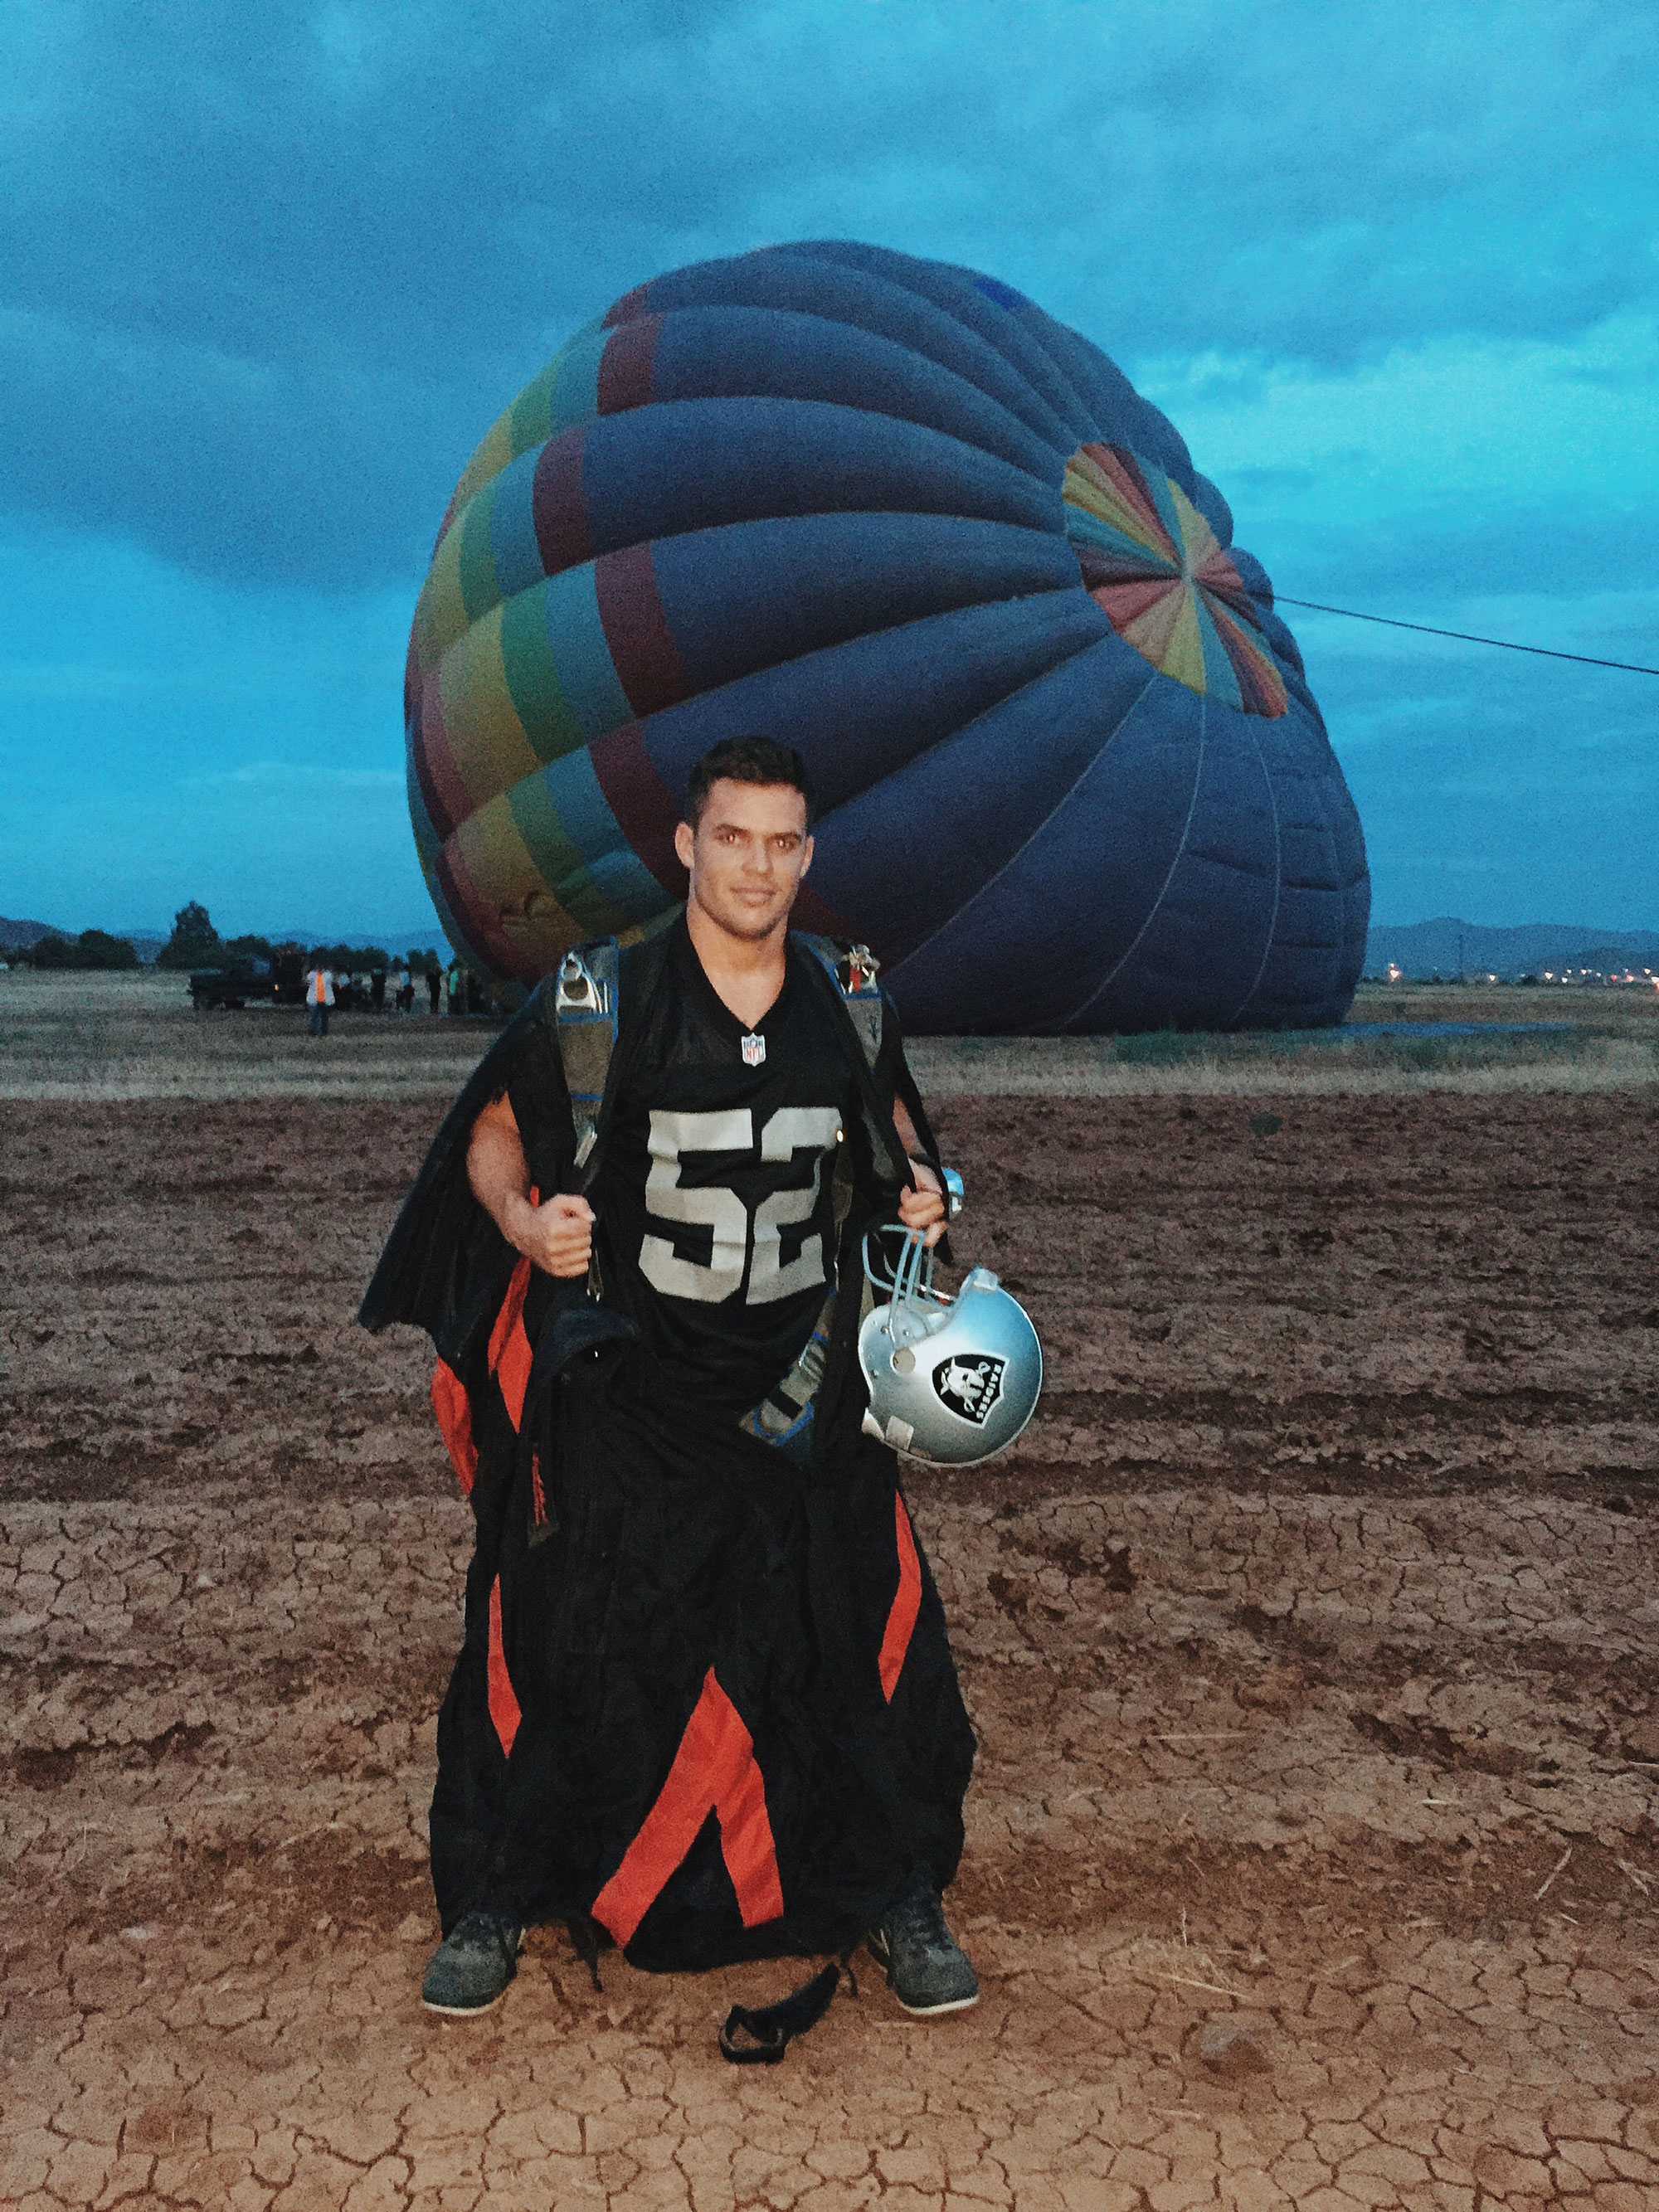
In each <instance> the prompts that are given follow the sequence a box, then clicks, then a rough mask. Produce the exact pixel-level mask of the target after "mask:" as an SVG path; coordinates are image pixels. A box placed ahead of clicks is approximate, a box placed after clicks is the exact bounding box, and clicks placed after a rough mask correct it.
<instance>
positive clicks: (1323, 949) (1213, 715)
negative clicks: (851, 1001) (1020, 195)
mask: <svg viewBox="0 0 1659 2212" xmlns="http://www.w3.org/2000/svg"><path fill="white" fill-rule="evenodd" d="M1231 538H1232V518H1231V514H1230V513H1229V512H1228V509H1227V505H1226V502H1225V500H1224V499H1223V498H1222V496H1221V495H1220V493H1219V492H1218V490H1217V489H1216V488H1215V486H1214V485H1213V484H1212V483H1209V482H1208V481H1207V480H1206V478H1205V477H1201V476H1200V475H1199V474H1198V473H1197V472H1196V471H1195V470H1194V467H1193V465H1192V462H1191V459H1190V458H1189V457H1188V452H1187V448H1186V447H1185V445H1184V444H1183V443H1182V440H1181V438H1180V437H1179V435H1177V433H1176V430H1175V428H1174V427H1173V426H1172V425H1171V424H1170V422H1169V421H1168V420H1167V419H1166V418H1165V416H1163V415H1161V414H1160V413H1159V412H1158V410H1157V409H1156V408H1155V407H1153V406H1152V405H1151V404H1149V403H1148V402H1147V401H1146V400H1144V399H1142V398H1139V395H1138V394H1137V393H1136V392H1134V391H1133V388H1132V387H1131V386H1130V385H1129V384H1128V382H1127V380H1126V379H1125V378H1124V376H1123V375H1122V374H1121V372H1120V371H1119V370H1118V369H1117V368H1115V367H1114V365H1113V364H1112V362H1110V361H1109V360H1108V359H1107V357H1106V356H1105V355H1104V354H1103V353H1102V352H1100V351H1099V349H1097V347H1095V346H1093V345H1091V344H1090V343H1089V342H1088V341H1087V340H1086V339H1085V338H1083V337H1079V335H1078V334H1077V332H1075V331H1070V330H1067V329H1066V328H1065V327H1064V325H1061V324H1059V323H1056V322H1054V320H1052V319H1051V318H1050V317H1048V315H1046V314H1044V313H1042V310H1041V309H1040V308H1038V307H1035V306H1033V305H1032V304H1031V302H1030V301H1028V300H1026V299H1024V297H1023V296H1022V295H1020V294H1019V293H1018V292H1014V291H1012V290H1010V289H1009V288H1008V287H1007V286H1006V285H1004V284H1001V283H998V282H997V281H996V280H995V279H994V278H993V277H989V276H977V275H975V273H974V272H973V271H972V270H966V269H958V268H954V267H951V266H949V265H947V264H943V263H939V262H931V261H920V260H915V259H912V258H908V257H907V256H905V255H902V254H897V253H890V252H884V251H881V250H879V249H878V248H875V247H871V246H858V245H851V244H834V243H830V244H808V245H800V246H777V247H769V248H767V249H766V250H764V251H763V252H755V253H748V254H743V255H739V256H738V257H736V258H732V259H730V260H724V261H712V262H705V263H702V264H698V265H696V266H695V267H692V268H689V269H683V270H677V271H675V272H674V273H673V274H671V275H669V276H659V277H658V278H656V279H655V280H654V281H653V283H649V284H646V285H642V286H641V287H640V288H639V289H637V290H635V291H633V292H629V293H628V294H627V295H625V296H624V297H623V298H622V299H621V300H619V301H617V303H616V305H615V306H614V307H611V309H610V310H609V311H608V313H606V314H605V315H604V316H603V317H602V318H601V319H600V320H599V321H598V322H597V323H594V324H592V325H590V326H589V327H588V328H587V329H586V330H584V331H580V332H579V333H578V334H577V336H576V337H574V338H573V339H572V340H571V341H570V343H568V345H567V346H566V347H565V349H564V350H563V351H562V353H560V354H559V355H558V356H556V359H555V360H553V361H552V362H550V363H549V365H548V367H547V368H545V369H544V370H543V372H542V374H540V375H539V376H538V377H537V378H536V379H535V380H534V381H533V382H532V383H531V384H530V385H528V386H526V389H525V390H524V391H523V392H521V393H520V395H519V397H518V398H517V399H515V400H514V401H513V404H512V406H511V407H509V408H508V409H507V412H506V413H505V414H504V415H502V416H501V417H500V419H499V420H498V421H497V422H495V425H494V426H493V428H491V429H490V431H489V434H488V435H487V436H486V437H485V439H484V441H483V444H482V445H481V446H480V447H479V448H478V450H477V453H475V454H474V455H473V457H472V459H471V462H470V463H469V464H468V466H467V469H466V471H465V474H464V475H463V477H462V478H461V481H460V483H459V486H458V487H457V489H456V492H455V495H454V497H453V500H452V501H451V503H450V508H449V512H448V513H447V516H446V518H445V521H444V526H443V529H442V531H441V533H440V536H439V540H438V545H437V550H436V551H435V554H434V556H433V561H432V568H431V572H430V574H428V578H427V580H426V584H425V586H424V588H423V590H422V593H421V598H420V602H419V605H418V606H417V608H416V616H415V623H414V629H413V634H412V635H411V638H410V655H409V670H408V678H407V683H406V687H405V709H406V719H407V729H408V740H409V770H410V776H409V786H410V811H411V814H412V817H413V819H414V824H415V833H416V842H417V844H418V846H419V849H420V856H421V861H422V867H423V869H424V871H425V873H426V878H427V882H428V886H429V888H430V890H431V891H432V895H433V897H434V900H435V902H436V904H437V907H438V909H439V912H440V914H441V916H442V918H443V920H444V922H445V925H446V927H447V929H448V931H449V933H450V936H451V939H452V941H453V943H455V944H456V945H458V946H460V945H464V946H465V947H466V948H468V951H469V952H470V954H471V957H472V958H473V959H474V960H475V961H476V962H477V964H478V965H479V966H480V967H481V968H482V969H484V970H485V971H486V972H488V973H489V974H490V975H493V976H494V977H495V978H496V979H497V980H498V981H501V982H503V983H505V984H507V985H509V986H516V987H525V986H528V985H530V984H532V983H533V982H535V981H537V980H538V978H539V977H540V976H542V975H545V974H546V973H547V972H548V971H549V969H551V968H552V967H553V966H554V965H555V964H556V962H557V960H558V958H559V957H560V956H561V955H562V952H563V951H565V949H566V947H567V946H568V945H570V944H572V943H574V942H575V941H576V940H577V939H581V938H585V937H592V936H596V935H600V934H607V933H619V934H621V935H623V936H624V937H627V936H628V935H629V934H630V933H640V932H641V931H642V930H645V929H647V928H649V927H652V926H653V925H654V924H655V923H657V922H659V921H660V920H661V919H662V918H663V917H664V916H665V915H667V914H668V913H669V912H671V910H672V908H673V906H674V905H675V903H676V902H678V900H680V899H682V898H683V897H684V893H685V879H684V872H683V871H682V870H681V868H680V866H679V864H678V860H677V859H676V857H675V854H674V850H673V829H674V825H675V823H676V822H677V821H678V818H679V815H680V811H681V805H682V802H683V799H684V790H685V781H686V776H687V774H688V772H689V770H690V767H691V765H692V763H694V762H695V761H696V759H697V758H698V757H700V756H701V755H702V753H704V752H705V751H707V750H708V747H709V746H710V745H711V744H714V743H716V742H717V741H718V740H719V739H720V738H726V737H733V736H742V735H746V734H751V733H755V732H760V733H763V734H766V735H769V736H773V737H776V738H782V739H784V740H786V741H787V742H788V743H790V744H794V745H796V746H798V747H799V750H800V751H801V752H802V754H803V755H804V756H805V759H806V762H807V764H808V767H809V768H810V769H811V774H812V777H813V780H814V781H815V783H816V785H817V790H818V793H819V801H820V807H821V813H820V818H819V821H818V823H817V832H816V835H817V851H816V855H815V858H814V861H813V866H812V871H811V876H810V878H809V879H808V882H807V884H806V887H805V891H804V894H803V896H802V899H801V902H800V904H799V908H797V915H796V918H797V920H798V921H799V923H800V925H801V926H802V927H805V928H809V929H817V930H821V931H823V932H825V933H829V934H830V935H834V936H838V937H843V938H851V939H856V940H861V941H863V942H866V943H867V944H868V945H871V946H872V948H873V950H874V951H876V952H877V953H878V955H879V956H880V957H881V959H882V960H883V962H884V963H885V973H884V976H883V981H884V983H885V984H886V985H887V986H888V987H890V990H891V991H892V993H893V995H894V997H895V999H896V1002H897V1005H898V1007H899V1011H900V1012H901V1014H902V1017H903V1018H904V1020H905V1022H906V1024H907V1026H908V1028H910V1029H911V1030H923V1031H936V1032H951V1031H982V1032H1004V1033H1006V1032H1023V1031H1073V1032H1099V1031H1106V1030H1134V1029H1148V1028H1160V1027H1164V1026H1171V1025H1173V1026H1179V1027H1184V1028H1206V1029H1207V1028H1218V1029H1225V1028H1235V1027H1245V1028H1282V1027H1288V1026H1304V1025H1307V1026H1312V1025H1317V1024H1327V1023H1332V1022H1336V1021H1340V1019H1341V1018H1342V1015H1343V1014H1344V1012H1346V1008H1347V1006H1348V1004H1349V1001H1350V1000H1351V998H1352V993H1353V987H1354V983H1355V981H1356V980H1357V978H1358V973H1359V967H1360V963H1361V960H1362V957H1363V955H1364V944H1365V927H1366V921H1367V918H1368V909H1369V901H1370V886H1369V879H1368V878H1367V875H1366V871H1365V857H1364V841H1363V838H1362V836H1361V833H1360V829H1359V823H1358V816H1357V815H1356V813H1355V811H1354V807H1353V804H1352V800H1351V799H1350V798H1349V795H1348V792H1347V789H1346V785H1345V784H1344V782H1343V780H1342V775H1341V771H1340V769H1339V767H1338V766H1337V763H1336V761H1335V758H1334V755H1333V754H1332V751H1331V749H1330V745H1329V743H1328V739H1327V738H1326V734H1325V728H1324V724H1323V722H1322V720H1321V718H1320V714H1319V709H1318V708H1317V707H1316V705H1315V703H1314V700H1313V696H1312V694H1311V693H1310V690H1309V689H1308V686H1307V684H1306V682H1305V680H1304V674H1303V667H1302V659H1301V656H1300V654H1299V653H1298V652H1297V647H1296V642H1295V641H1294V639H1293V638H1292V637H1291V633H1290V631H1289V630H1288V629H1286V627H1285V624H1284V623H1282V622H1281V621H1280V620H1279V617H1278V616H1277V615H1276V614H1275V613H1274V612H1273V591H1272V587H1271V586H1270V585H1269V583H1268V581H1267V577H1266V575H1265V574H1264V573H1263V571H1262V569H1261V566H1260V564H1259V563H1258V562H1255V561H1254V560H1253V559H1252V558H1251V557H1250V556H1249V554H1247V553H1245V552H1243V551H1242V550H1240V549H1238V548H1237V547H1235V546H1234V545H1233V544H1232V543H1231Z"/></svg>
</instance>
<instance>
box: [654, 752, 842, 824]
mask: <svg viewBox="0 0 1659 2212" xmlns="http://www.w3.org/2000/svg"><path fill="white" fill-rule="evenodd" d="M722 776H725V777H726V778H727V779H728V780H729V781H731V782H732V783H787V784H788V785H790V786H791V787H792V788H793V789H794V790H796V791H798V792H799V793H800V795H801V797H802V798H803V799H805V801H806V826H807V828H808V829H811V826H812V823H813V820H814V818H815V817H816V816H817V811H818V805H817V793H816V792H815V791H814V790H813V788H812V779H811V776H810V775H808V774H807V773H806V763H805V761H804V760H803V759H802V758H801V757H800V755H799V753H798V752H797V751H796V750H795V748H794V747H793V745H781V744H779V743H778V741H777V739H776V738H758V737H757V738H721V739H720V743H719V744H717V745H710V747H709V748H708V751H707V752H706V753H705V754H704V755H703V757H702V759H701V760H700V761H699V762H698V763H696V767H695V768H693V769H692V771H691V773H690V775H689V776H688V777H687V778H686V784H685V818H686V820H687V821H688V822H689V823H690V824H691V827H692V828H693V829H696V826H697V824H698V823H699V822H701V821H702V810H703V808H704V807H705V806H706V805H708V794H709V793H710V791H711V790H713V788H714V786H715V784H717V783H718V782H719V781H720V778H721V777H722Z"/></svg>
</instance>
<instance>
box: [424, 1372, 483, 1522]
mask: <svg viewBox="0 0 1659 2212" xmlns="http://www.w3.org/2000/svg"><path fill="white" fill-rule="evenodd" d="M432 1410H433V1412H434V1413H435V1414H436V1415H437V1417H438V1433H439V1435H440V1436H441V1437H442V1438H443V1440H444V1442H445V1443H446V1444H447V1446H448V1448H449V1457H450V1463H451V1465H452V1466H453V1468H454V1469H455V1480H457V1482H459V1484H460V1486H461V1495H462V1496H463V1497H464V1498H471V1495H472V1486H473V1484H474V1483H475V1482H476V1481H477V1479H478V1447H477V1444H476V1443H473V1441H472V1405H471V1400H470V1399H469V1398H468V1396H467V1395H466V1391H465V1387H464V1386H463V1384H462V1382H461V1378H460V1376H459V1375H458V1374H457V1373H456V1372H455V1370H454V1369H453V1367H452V1366H451V1365H450V1364H449V1362H448V1361H447V1359H441V1360H440V1361H439V1362H438V1364H437V1365H436V1366H435V1368H434V1369H433V1370H432Z"/></svg>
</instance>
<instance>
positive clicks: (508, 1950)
mask: <svg viewBox="0 0 1659 2212" xmlns="http://www.w3.org/2000/svg"><path fill="white" fill-rule="evenodd" d="M523 1932H524V1931H523V1930H522V1929H520V1928H517V1927H515V1926H514V1925H513V1923H512V1921H510V1920H498V1919H497V1918H496V1917H495V1915H494V1914H493V1913H490V1912H469V1913H467V1914H466V1915H465V1917H464V1918H463V1919H460V1920H458V1921H457V1922H456V1923H455V1925H454V1926H453V1928H452V1929H450V1931H449V1933H448V1935H447V1936H445V1938H444V1940H443V1942H441V1943H440V1944H439V1946H438V1948H437V1949H436V1950H435V1952H434V1953H433V1954H432V1961H431V1964H430V1965H429V1966H428V1968H427V1970H426V1979H425V1980H424V1981H423V1982H422V1984H421V2002H422V2004H423V2005H424V2006H425V2007H426V2008H427V2010H428V2012H442V2013H447V2014H449V2015H451V2017H452V2018H453V2019H457V2020H470V2019H471V2017H472V2015H474V2014H475V2013H481V2012H488V2011H489V2008H490V2007H491V2006H492V2005H497V2004H499V2003H500V2002H501V1999H502V1998H503V1997H504V1996H506V1995H507V1984H508V1983H509V1982H510V1981H511V1980H512V1978H513V1975H514V1974H516V1973H517V1972H518V1971H519V1938H520V1936H521V1935H522V1933H523Z"/></svg>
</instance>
